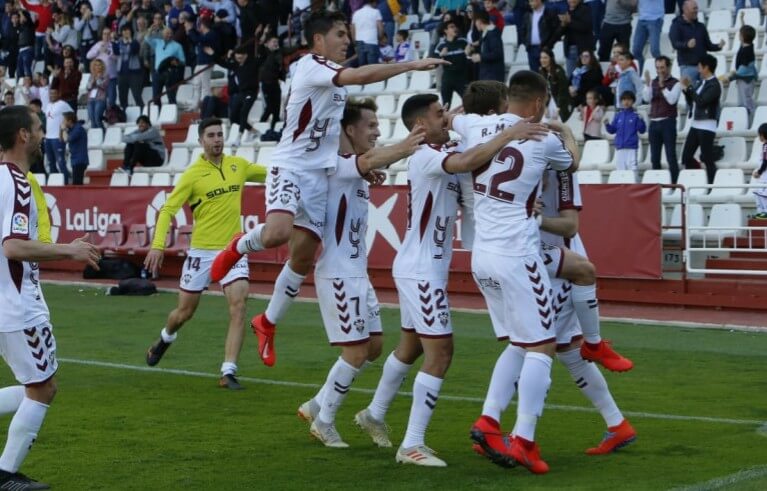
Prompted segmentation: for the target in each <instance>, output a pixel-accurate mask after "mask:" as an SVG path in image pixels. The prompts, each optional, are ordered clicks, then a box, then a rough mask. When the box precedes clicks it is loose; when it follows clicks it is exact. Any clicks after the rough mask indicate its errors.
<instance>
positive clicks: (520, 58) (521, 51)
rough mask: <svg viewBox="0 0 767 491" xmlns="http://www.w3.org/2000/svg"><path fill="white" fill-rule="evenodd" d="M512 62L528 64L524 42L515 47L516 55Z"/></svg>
mask: <svg viewBox="0 0 767 491" xmlns="http://www.w3.org/2000/svg"><path fill="white" fill-rule="evenodd" d="M514 64H515V65H527V66H528V67H529V66H530V62H529V61H528V59H527V47H525V45H524V44H521V45H520V46H519V47H518V48H517V55H516V56H515V57H514Z"/></svg>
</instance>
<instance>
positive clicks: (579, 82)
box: [569, 51, 602, 107]
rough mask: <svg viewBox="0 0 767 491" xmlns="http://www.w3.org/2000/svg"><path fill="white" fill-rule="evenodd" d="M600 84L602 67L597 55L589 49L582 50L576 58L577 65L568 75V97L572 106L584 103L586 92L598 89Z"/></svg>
mask: <svg viewBox="0 0 767 491" xmlns="http://www.w3.org/2000/svg"><path fill="white" fill-rule="evenodd" d="M601 85H602V67H601V66H600V65H599V61H597V57H596V56H595V55H594V53H593V52H591V51H584V52H582V53H581V56H580V58H579V59H578V66H577V67H576V68H575V70H573V74H572V75H571V76H570V88H569V92H570V97H572V106H573V107H578V106H582V105H583V104H585V103H586V93H588V92H589V91H590V90H592V89H598V88H599V87H601Z"/></svg>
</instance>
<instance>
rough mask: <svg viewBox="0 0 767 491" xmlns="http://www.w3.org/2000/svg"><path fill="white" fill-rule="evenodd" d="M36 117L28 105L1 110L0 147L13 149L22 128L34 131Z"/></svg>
mask: <svg viewBox="0 0 767 491" xmlns="http://www.w3.org/2000/svg"><path fill="white" fill-rule="evenodd" d="M36 117H37V116H36V115H33V114H32V110H31V109H30V108H29V107H27V106H10V107H6V108H5V109H3V110H2V111H0V149H3V150H10V149H12V148H13V146H14V145H15V144H16V135H17V134H18V133H19V131H20V130H22V129H24V130H27V131H32V123H33V121H34V119H32V118H36Z"/></svg>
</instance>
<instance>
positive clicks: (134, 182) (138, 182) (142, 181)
mask: <svg viewBox="0 0 767 491" xmlns="http://www.w3.org/2000/svg"><path fill="white" fill-rule="evenodd" d="M130 185H131V187H135V186H149V174H145V173H143V172H137V173H135V174H133V176H132V177H131V179H130Z"/></svg>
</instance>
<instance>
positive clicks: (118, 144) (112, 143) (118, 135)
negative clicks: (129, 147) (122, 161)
mask: <svg viewBox="0 0 767 491" xmlns="http://www.w3.org/2000/svg"><path fill="white" fill-rule="evenodd" d="M102 148H103V150H105V151H107V152H110V151H112V152H114V151H122V150H124V149H125V143H123V133H122V128H119V127H117V126H110V127H109V128H107V131H106V133H105V134H104V143H103V146H102Z"/></svg>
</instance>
